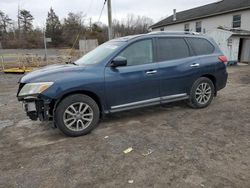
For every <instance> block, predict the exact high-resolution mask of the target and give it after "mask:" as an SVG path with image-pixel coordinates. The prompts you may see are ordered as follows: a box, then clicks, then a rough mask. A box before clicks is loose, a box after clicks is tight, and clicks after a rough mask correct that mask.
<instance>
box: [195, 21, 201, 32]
mask: <svg viewBox="0 0 250 188" xmlns="http://www.w3.org/2000/svg"><path fill="white" fill-rule="evenodd" d="M195 28H196V29H195V31H196V32H197V33H201V22H196V23H195Z"/></svg>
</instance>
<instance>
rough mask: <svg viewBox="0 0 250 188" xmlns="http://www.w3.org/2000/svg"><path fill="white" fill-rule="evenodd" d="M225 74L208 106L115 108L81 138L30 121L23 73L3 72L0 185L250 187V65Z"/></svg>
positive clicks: (232, 68) (0, 77) (231, 68)
mask: <svg viewBox="0 0 250 188" xmlns="http://www.w3.org/2000/svg"><path fill="white" fill-rule="evenodd" d="M228 71H229V73H230V75H229V83H228V86H227V88H226V89H224V90H223V91H221V92H220V93H219V94H218V96H217V97H216V99H215V100H214V101H213V103H212V104H211V106H209V107H208V108H206V109H202V110H193V109H190V108H188V107H186V106H185V104H183V103H174V104H169V105H166V106H162V107H159V106H158V107H152V108H147V109H140V110H135V111H130V112H124V113H118V114H114V115H110V116H109V117H106V118H105V119H104V120H103V121H102V122H101V124H100V126H99V127H98V128H97V129H96V130H95V131H93V132H92V133H91V134H90V135H87V136H84V137H79V138H68V137H65V136H64V135H62V134H61V133H60V132H59V130H57V129H53V128H51V126H50V124H49V123H48V124H44V123H43V124H42V123H40V122H31V121H30V120H28V119H27V118H26V116H25V114H24V112H23V110H22V107H21V104H19V103H17V101H16V98H15V94H16V90H17V81H18V79H19V78H20V76H17V75H3V74H0V91H1V92H0V187H4V188H5V187H25V188H26V187H60V188H61V187H84V188H85V187H185V188H186V187H192V188H195V187H216V188H222V187H237V188H240V187H242V188H246V187H250V157H249V156H250V66H238V67H230V68H229V70H228ZM107 136H108V137H107ZM129 147H133V151H132V152H130V153H128V154H124V153H123V150H125V149H127V148H129ZM148 150H149V151H152V153H151V152H149V153H151V154H149V155H147V156H144V155H143V154H146V153H147V151H148ZM129 180H133V182H132V181H129ZM129 182H130V183H129Z"/></svg>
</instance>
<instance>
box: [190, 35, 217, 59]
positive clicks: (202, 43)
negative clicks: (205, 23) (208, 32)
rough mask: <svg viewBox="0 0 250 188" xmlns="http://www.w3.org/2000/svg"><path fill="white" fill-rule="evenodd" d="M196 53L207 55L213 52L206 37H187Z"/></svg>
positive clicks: (212, 47)
mask: <svg viewBox="0 0 250 188" xmlns="http://www.w3.org/2000/svg"><path fill="white" fill-rule="evenodd" d="M187 40H188V42H189V44H190V45H191V46H192V49H193V50H194V52H195V54H196V55H207V54H212V53H213V52H214V46H213V45H212V44H211V43H210V42H208V41H207V40H206V39H201V38H187Z"/></svg>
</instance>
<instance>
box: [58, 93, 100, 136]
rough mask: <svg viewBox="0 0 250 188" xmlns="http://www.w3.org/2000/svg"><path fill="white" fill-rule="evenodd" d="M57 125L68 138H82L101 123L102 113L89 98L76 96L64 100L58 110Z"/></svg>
mask: <svg viewBox="0 0 250 188" xmlns="http://www.w3.org/2000/svg"><path fill="white" fill-rule="evenodd" d="M55 118H56V124H57V126H58V128H59V129H60V130H61V131H62V132H63V133H64V134H65V135H67V136H72V137H76V136H82V135H86V134H88V133H90V132H91V131H92V130H93V129H94V128H95V127H96V126H97V125H98V122H99V118H100V111H99V107H98V105H97V104H96V102H95V101H94V100H93V99H92V98H90V97H89V96H86V95H82V94H75V95H71V96H68V97H66V98H65V99H63V100H62V101H61V102H60V103H59V105H58V107H57V109H56V114H55Z"/></svg>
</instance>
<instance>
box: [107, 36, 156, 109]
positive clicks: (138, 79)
mask: <svg viewBox="0 0 250 188" xmlns="http://www.w3.org/2000/svg"><path fill="white" fill-rule="evenodd" d="M153 49H154V45H153V39H144V40H140V41H137V42H134V43H133V44H131V45H129V46H128V47H127V48H126V49H124V50H123V51H122V52H121V53H120V54H119V55H118V56H121V57H124V58H126V59H127V61H128V64H127V66H125V67H116V68H113V67H106V68H105V92H106V101H107V103H108V104H107V105H108V106H109V107H110V111H111V112H114V111H120V110H124V109H130V108H135V107H140V106H146V105H149V104H157V103H160V98H159V97H160V93H159V75H158V64H156V63H155V58H154V50H153Z"/></svg>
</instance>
